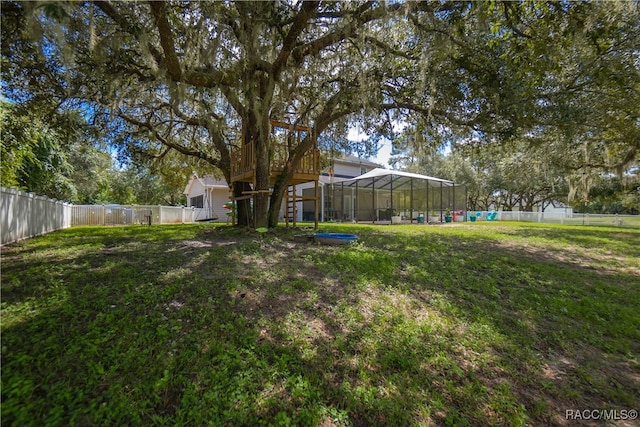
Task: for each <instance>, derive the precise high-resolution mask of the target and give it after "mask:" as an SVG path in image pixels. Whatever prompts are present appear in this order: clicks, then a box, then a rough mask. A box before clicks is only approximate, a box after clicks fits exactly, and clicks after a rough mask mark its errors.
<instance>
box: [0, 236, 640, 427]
mask: <svg viewBox="0 0 640 427" xmlns="http://www.w3.org/2000/svg"><path fill="white" fill-rule="evenodd" d="M321 229H322V231H328V232H355V233H357V234H358V235H359V241H358V242H357V243H356V244H353V245H350V246H346V247H331V246H320V245H314V244H307V243H296V242H294V240H293V236H294V235H295V234H297V233H300V231H299V230H298V231H290V230H285V229H280V230H277V231H275V232H269V233H267V234H265V235H264V236H260V235H258V234H257V233H253V232H249V231H244V230H238V229H234V228H230V227H225V226H213V225H203V224H200V225H178V226H152V227H139V226H130V227H117V228H104V227H78V228H72V229H68V230H64V231H61V232H56V233H53V234H50V235H48V236H44V237H40V238H35V239H31V240H28V241H25V242H22V243H19V244H15V245H11V246H9V247H5V248H3V249H2V414H1V415H2V425H16V426H30V425H34V426H36V425H37V426H40V425H81V426H88V425H91V426H93V425H158V426H164V425H167V426H175V425H191V426H201V425H229V426H231V425H321V426H332V425H353V426H361V425H437V426H444V425H452V426H459V425H474V426H488V425H512V426H518V425H580V422H576V421H567V420H566V419H565V414H566V411H567V410H585V409H617V410H623V409H624V410H631V409H635V410H640V401H639V399H640V398H639V396H640V360H639V355H640V326H639V325H640V262H639V261H638V260H640V230H633V229H620V228H596V227H579V226H572V227H566V226H554V225H537V224H523V223H520V224H515V223H514V224H508V223H497V224H496V223H493V224H486V223H485V224H476V225H473V224H468V225H459V224H453V225H443V226H409V225H403V226H365V225H326V226H325V225H323V226H322V228H321ZM635 422H636V421H631V420H626V421H625V420H622V421H618V425H635V424H634V423H635ZM587 424H588V423H587Z"/></svg>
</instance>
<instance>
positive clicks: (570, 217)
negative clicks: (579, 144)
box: [467, 211, 640, 228]
mask: <svg viewBox="0 0 640 427" xmlns="http://www.w3.org/2000/svg"><path fill="white" fill-rule="evenodd" d="M472 216H475V217H476V221H525V222H540V223H546V224H570V225H602V226H617V227H637V228H640V215H602V214H579V213H565V212H549V213H547V212H519V211H497V212H496V211H492V212H491V211H490V212H487V211H468V212H467V221H469V220H470V219H471V217H472Z"/></svg>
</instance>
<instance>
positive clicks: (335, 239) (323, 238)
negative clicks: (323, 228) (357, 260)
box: [313, 233, 358, 245]
mask: <svg viewBox="0 0 640 427" xmlns="http://www.w3.org/2000/svg"><path fill="white" fill-rule="evenodd" d="M313 237H314V238H315V239H316V241H318V242H320V243H322V244H323V245H345V244H347V243H352V242H355V241H356V240H357V239H358V235H357V234H343V233H316V234H314V235H313Z"/></svg>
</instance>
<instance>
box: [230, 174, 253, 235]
mask: <svg viewBox="0 0 640 427" xmlns="http://www.w3.org/2000/svg"><path fill="white" fill-rule="evenodd" d="M249 190H251V186H250V185H249V183H248V182H236V183H234V184H233V196H234V197H241V196H243V195H244V194H243V192H244V191H249ZM236 204H237V211H236V212H235V214H236V215H237V218H236V223H237V224H238V225H240V226H244V227H248V226H249V224H250V223H251V204H250V202H249V200H247V199H245V200H238V201H237V202H236Z"/></svg>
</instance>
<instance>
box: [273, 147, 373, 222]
mask: <svg viewBox="0 0 640 427" xmlns="http://www.w3.org/2000/svg"><path fill="white" fill-rule="evenodd" d="M381 167H382V166H381V165H379V164H378V163H374V162H372V161H369V160H366V159H361V158H359V157H356V156H354V155H351V154H338V155H337V156H334V157H333V158H332V159H330V164H329V167H328V168H326V169H324V170H322V171H321V172H320V178H319V179H318V190H319V194H318V196H319V200H318V216H319V220H320V222H325V221H329V220H332V219H335V218H334V214H333V207H332V195H331V192H330V191H329V189H330V187H331V186H332V185H334V184H337V183H339V182H342V181H346V180H349V179H353V178H355V177H358V176H360V175H364V174H365V173H367V172H370V171H372V170H373V169H376V168H381ZM296 192H297V194H298V195H300V196H313V183H309V184H302V185H299V186H297V187H296ZM313 215H314V202H313V201H304V202H302V209H298V211H297V220H298V221H313ZM281 217H284V211H283V210H281Z"/></svg>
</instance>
